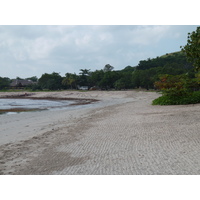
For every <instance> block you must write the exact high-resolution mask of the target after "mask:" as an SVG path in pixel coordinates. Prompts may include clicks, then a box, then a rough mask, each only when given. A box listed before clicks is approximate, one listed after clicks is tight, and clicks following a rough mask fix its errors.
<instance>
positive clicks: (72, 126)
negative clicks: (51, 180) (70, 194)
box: [0, 91, 200, 175]
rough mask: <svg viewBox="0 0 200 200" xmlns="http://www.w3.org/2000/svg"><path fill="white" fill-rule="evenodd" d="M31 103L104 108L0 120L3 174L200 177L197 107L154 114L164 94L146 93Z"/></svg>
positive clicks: (51, 95)
mask: <svg viewBox="0 0 200 200" xmlns="http://www.w3.org/2000/svg"><path fill="white" fill-rule="evenodd" d="M17 94H18V93H17ZM5 95H8V94H6V93H1V94H0V96H5ZM12 95H15V94H12ZM33 96H34V97H35V98H77V99H95V100H99V101H94V102H91V104H88V105H85V106H77V107H76V106H75V107H72V108H71V109H69V110H59V111H58V110H57V111H41V112H28V113H20V114H17V115H0V134H1V135H0V137H1V140H0V145H1V146H0V173H1V174H88V175H90V174H101V175H104V174H105V175H106V174H122V175H125V174H127V175H129V174H130V175H135V174H141V175H142V174H200V136H199V130H200V105H199V104H196V105H184V106H152V105H151V102H152V100H153V99H155V98H157V97H158V96H159V94H157V93H155V92H144V91H143V92H142V91H89V92H78V91H65V92H48V93H34V95H32V97H33Z"/></svg>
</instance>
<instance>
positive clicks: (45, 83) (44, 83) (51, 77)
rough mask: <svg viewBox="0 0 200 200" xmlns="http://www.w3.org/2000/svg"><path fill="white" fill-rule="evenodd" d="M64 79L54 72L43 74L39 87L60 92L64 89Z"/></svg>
mask: <svg viewBox="0 0 200 200" xmlns="http://www.w3.org/2000/svg"><path fill="white" fill-rule="evenodd" d="M62 79H63V78H62V77H61V76H60V75H59V73H56V72H53V73H52V74H47V73H45V74H43V75H42V76H41V78H40V79H39V86H40V87H41V88H42V89H48V90H59V89H61V88H62Z"/></svg>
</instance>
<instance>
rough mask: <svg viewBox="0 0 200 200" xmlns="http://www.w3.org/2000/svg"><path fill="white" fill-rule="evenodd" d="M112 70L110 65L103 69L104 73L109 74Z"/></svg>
mask: <svg viewBox="0 0 200 200" xmlns="http://www.w3.org/2000/svg"><path fill="white" fill-rule="evenodd" d="M113 69H114V67H113V66H111V65H110V64H107V65H105V67H104V68H103V71H104V72H110V71H112V70H113Z"/></svg>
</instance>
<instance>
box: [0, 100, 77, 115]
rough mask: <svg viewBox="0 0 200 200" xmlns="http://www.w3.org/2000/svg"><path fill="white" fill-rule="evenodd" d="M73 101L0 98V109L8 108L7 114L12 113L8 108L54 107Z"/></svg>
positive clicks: (67, 104) (41, 108)
mask: <svg viewBox="0 0 200 200" xmlns="http://www.w3.org/2000/svg"><path fill="white" fill-rule="evenodd" d="M72 103H74V102H73V101H67V100H38V99H0V111H1V110H8V112H7V114H13V113H14V112H10V111H9V110H10V109H19V110H20V109H21V110H23V109H25V110H31V109H37V110H44V109H55V108H63V107H66V106H69V105H70V104H72Z"/></svg>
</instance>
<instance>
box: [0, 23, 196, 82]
mask: <svg viewBox="0 0 200 200" xmlns="http://www.w3.org/2000/svg"><path fill="white" fill-rule="evenodd" d="M196 27H197V26H194V25H179V26H177V25H171V26H169V25H141V26H140V25H121V26H120V25H105V26H103V25H94V26H93V25H75V26H73V25H55V26H50V25H38V26H36V25H26V26H25V25H23V26H21V25H13V26H12V25H9V26H5V25H1V26H0V76H1V77H9V78H15V77H17V76H19V77H21V78H27V77H31V76H37V77H38V78H40V77H41V75H42V74H43V73H52V72H58V73H60V74H61V75H62V76H64V75H65V73H67V72H70V73H76V74H78V73H79V71H80V69H91V71H95V70H97V69H103V67H104V66H105V65H106V64H110V65H112V66H113V67H114V68H115V70H120V69H123V68H124V67H126V66H128V65H131V66H136V65H137V64H138V62H139V61H140V60H146V59H147V58H155V57H157V56H161V55H164V54H166V53H170V52H175V51H179V50H180V46H181V45H185V44H186V42H187V33H188V32H192V31H194V30H196Z"/></svg>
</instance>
